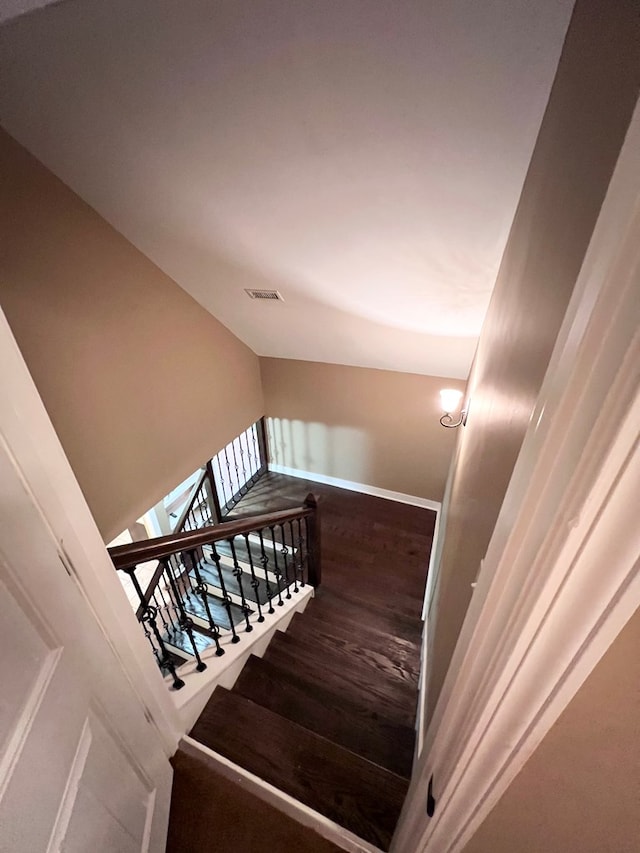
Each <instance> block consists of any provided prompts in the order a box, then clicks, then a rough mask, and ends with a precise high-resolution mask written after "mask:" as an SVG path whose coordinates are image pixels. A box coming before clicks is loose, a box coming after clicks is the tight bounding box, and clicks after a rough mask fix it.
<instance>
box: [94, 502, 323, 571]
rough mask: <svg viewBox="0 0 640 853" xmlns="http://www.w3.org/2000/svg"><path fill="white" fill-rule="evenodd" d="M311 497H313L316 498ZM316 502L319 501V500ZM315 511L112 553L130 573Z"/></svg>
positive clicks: (288, 512) (265, 517) (274, 515)
mask: <svg viewBox="0 0 640 853" xmlns="http://www.w3.org/2000/svg"><path fill="white" fill-rule="evenodd" d="M309 497H311V498H313V496H312V495H310V496H309ZM309 497H308V498H307V500H309ZM313 500H314V502H315V498H313ZM315 512H316V509H315V507H314V505H305V506H299V507H296V508H295V509H285V510H278V511H277V512H266V513H263V514H262V515H254V516H251V517H250V518H246V519H242V520H240V521H229V522H227V523H225V524H222V525H215V526H213V527H203V528H202V529H201V530H194V531H188V532H183V533H172V534H170V535H169V536H158V537H157V538H155V539H147V540H144V541H142V542H131V543H129V544H127V545H116V546H115V547H114V548H109V549H108V551H109V554H110V556H111V559H112V560H113V564H114V566H115V567H116V569H118V570H119V571H122V570H125V571H126V570H127V569H132V568H134V566H136V565H137V564H138V563H145V562H147V561H148V560H161V559H163V558H165V557H170V556H171V555H172V554H177V553H178V552H180V551H190V550H191V549H194V548H198V547H200V546H202V545H211V544H212V543H213V542H220V541H221V540H222V539H231V538H232V537H234V536H237V535H238V534H240V533H252V532H253V531H255V530H261V529H263V528H265V527H273V526H274V525H275V524H283V523H284V522H286V521H292V520H293V519H294V518H308V517H311V516H313V515H314V514H315Z"/></svg>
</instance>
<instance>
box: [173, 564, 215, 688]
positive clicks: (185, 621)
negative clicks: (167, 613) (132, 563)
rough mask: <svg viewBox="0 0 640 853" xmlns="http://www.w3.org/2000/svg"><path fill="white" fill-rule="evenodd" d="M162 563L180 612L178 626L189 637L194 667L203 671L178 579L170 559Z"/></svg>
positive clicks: (204, 665)
mask: <svg viewBox="0 0 640 853" xmlns="http://www.w3.org/2000/svg"><path fill="white" fill-rule="evenodd" d="M162 563H163V565H164V567H165V570H166V573H167V576H168V578H169V586H170V587H171V589H172V590H173V594H174V599H175V601H176V603H177V605H178V613H179V614H180V620H179V625H180V628H181V629H182V630H183V631H184V632H185V634H186V635H187V637H189V642H190V643H191V647H192V649H193V654H194V657H195V659H196V669H197V670H198V672H203V671H204V670H205V669H206V668H207V665H206V663H205V662H204V661H203V660H202V658H201V657H200V652H199V651H198V647H197V645H196V641H195V638H194V636H193V619H191V617H190V616H189V615H188V614H187V611H186V610H185V608H184V602H183V600H182V596H181V595H180V589H179V580H176V578H175V577H174V575H173V568H172V566H171V562H170V560H162ZM188 576H189V573H188V572H187V577H188Z"/></svg>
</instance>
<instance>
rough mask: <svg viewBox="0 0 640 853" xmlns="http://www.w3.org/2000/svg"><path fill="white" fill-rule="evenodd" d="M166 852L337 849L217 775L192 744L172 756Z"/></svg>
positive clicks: (329, 852)
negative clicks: (172, 771) (171, 786)
mask: <svg viewBox="0 0 640 853" xmlns="http://www.w3.org/2000/svg"><path fill="white" fill-rule="evenodd" d="M171 763H172V764H173V768H174V776H173V790H172V795H171V814H170V816H169V833H168V837H167V853H229V851H237V853H264V850H265V847H267V848H268V849H269V850H270V851H271V853H292V851H295V853H342V851H341V848H339V847H336V845H335V844H332V843H331V842H330V841H327V840H326V839H324V838H321V836H319V835H318V834H317V833H316V832H314V831H313V830H312V829H310V828H309V827H306V826H303V825H302V824H301V823H298V821H296V820H294V819H293V818H292V817H290V816H289V815H286V814H283V813H282V812H280V811H278V810H276V809H275V808H273V806H271V805H270V804H268V803H265V802H264V801H263V800H260V799H259V798H258V797H256V796H255V795H254V794H252V793H250V792H249V791H247V790H246V788H244V787H242V786H241V785H238V784H235V783H234V782H231V781H230V780H229V779H227V778H226V777H224V776H221V775H220V774H219V773H218V771H217V769H216V767H215V765H214V764H213V762H212V761H211V759H210V758H209V757H208V756H207V755H205V754H204V753H200V754H199V753H196V752H195V750H194V748H193V747H192V746H189V747H188V748H181V749H180V750H178V752H177V753H176V755H175V756H174V757H173V759H172V761H171Z"/></svg>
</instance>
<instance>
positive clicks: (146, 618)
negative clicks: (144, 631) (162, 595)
mask: <svg viewBox="0 0 640 853" xmlns="http://www.w3.org/2000/svg"><path fill="white" fill-rule="evenodd" d="M157 613H158V611H157V610H156V608H155V607H152V606H151V605H147V607H145V609H144V611H143V613H142V619H141V621H142V623H143V624H147V623H148V624H149V626H150V627H151V630H152V631H153V634H154V636H155V638H156V642H157V644H158V646H159V647H160V651H161V656H160V658H158V656H157V655H156V660H157V661H158V664H159V666H160V669H168V670H169V672H170V673H171V678H172V679H173V689H174V690H180V688H181V687H184V681H183V680H182V679H181V678H178V673H177V671H176V667H175V664H174V663H173V660H172V659H171V654H170V652H169V650H168V649H167V647H166V646H165V644H164V641H163V639H162V636H161V634H160V631H159V630H158V623H157V622H156V616H157Z"/></svg>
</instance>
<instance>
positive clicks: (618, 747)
mask: <svg viewBox="0 0 640 853" xmlns="http://www.w3.org/2000/svg"><path fill="white" fill-rule="evenodd" d="M639 651H640V611H638V612H636V614H635V615H634V616H633V617H632V619H631V620H630V622H629V623H628V624H627V626H626V628H624V630H623V631H622V633H621V634H620V635H619V636H618V638H617V639H616V640H615V642H614V643H613V645H612V646H611V647H610V648H609V650H608V651H607V653H606V654H605V656H604V657H603V658H602V660H601V661H600V663H599V664H598V665H597V666H596V668H595V669H594V670H593V672H592V673H591V675H590V676H589V678H588V679H587V680H586V681H585V683H584V684H583V685H582V687H581V688H580V690H579V691H578V693H576V695H575V696H574V698H573V699H572V701H571V702H570V703H569V705H568V706H567V707H566V708H565V710H564V713H563V714H562V715H561V716H560V718H559V719H558V720H557V721H556V723H555V725H554V726H553V728H552V729H551V730H550V731H549V733H548V734H547V736H546V737H545V739H544V740H543V741H542V743H541V744H540V746H539V747H538V749H537V750H536V751H535V752H534V754H533V755H532V756H531V758H530V759H529V761H528V762H527V763H526V764H525V766H524V767H523V769H522V770H521V771H520V773H519V774H518V776H517V777H516V778H515V780H514V781H513V782H512V784H511V785H510V787H509V788H508V789H507V791H506V792H505V794H504V795H503V796H502V798H501V799H500V800H499V802H498V804H497V805H496V806H495V808H494V809H493V811H492V812H491V813H490V814H489V816H488V817H487V818H486V820H485V821H484V823H483V824H482V826H481V827H480V829H479V830H478V832H477V833H476V834H475V836H474V837H473V838H472V840H471V841H470V842H469V843H468V844H467V846H466V847H465V853H514V851H517V853H637V851H638V850H640V654H639Z"/></svg>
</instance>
